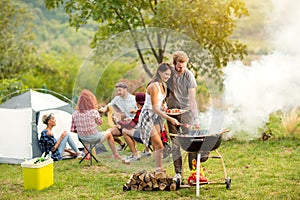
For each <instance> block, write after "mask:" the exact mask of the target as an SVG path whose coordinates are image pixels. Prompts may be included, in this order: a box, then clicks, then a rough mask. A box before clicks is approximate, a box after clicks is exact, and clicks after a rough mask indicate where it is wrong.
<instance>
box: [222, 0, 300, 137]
mask: <svg viewBox="0 0 300 200" xmlns="http://www.w3.org/2000/svg"><path fill="white" fill-rule="evenodd" d="M272 2H273V8H272V12H271V13H269V15H268V17H269V19H270V20H271V23H270V27H267V30H268V31H269V32H270V37H269V38H270V42H271V43H272V45H273V46H274V47H275V50H274V52H272V53H270V54H268V55H266V56H262V57H261V58H260V59H259V60H257V61H254V62H252V63H251V64H250V66H245V65H243V64H242V62H240V61H236V62H232V63H229V64H228V66H226V67H225V68H224V70H223V72H224V78H225V79H224V85H225V95H224V97H225V104H226V108H227V111H226V115H225V126H226V127H228V128H231V130H232V131H231V134H235V133H238V132H241V131H246V132H247V133H250V134H251V136H253V137H255V136H258V134H259V133H258V128H259V127H263V125H264V124H265V123H266V122H267V121H268V118H269V115H270V114H271V113H273V112H276V111H278V110H286V109H290V108H292V107H296V106H299V104H300V39H299V35H300V23H299V21H298V20H299V19H300V12H299V10H300V1H298V0H289V1H282V0H273V1H272Z"/></svg>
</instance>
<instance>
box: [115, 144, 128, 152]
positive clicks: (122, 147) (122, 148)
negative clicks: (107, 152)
mask: <svg viewBox="0 0 300 200" xmlns="http://www.w3.org/2000/svg"><path fill="white" fill-rule="evenodd" d="M126 147H127V146H126V144H125V143H124V144H121V145H120V146H119V147H118V149H117V150H118V151H123V150H125V148H126Z"/></svg>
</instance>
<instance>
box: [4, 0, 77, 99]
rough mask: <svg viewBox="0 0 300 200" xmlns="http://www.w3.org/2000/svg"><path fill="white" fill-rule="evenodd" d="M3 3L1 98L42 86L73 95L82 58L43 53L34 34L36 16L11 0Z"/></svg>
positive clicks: (69, 95)
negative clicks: (38, 48) (39, 51)
mask: <svg viewBox="0 0 300 200" xmlns="http://www.w3.org/2000/svg"><path fill="white" fill-rule="evenodd" d="M0 6H1V8H0V9H1V18H3V19H4V20H1V22H0V27H1V36H2V37H0V61H1V66H0V72H1V77H0V82H1V87H0V89H1V90H0V101H2V98H3V97H6V96H7V95H9V94H11V93H13V92H15V91H17V90H23V89H28V88H41V87H42V86H44V87H47V88H48V89H50V90H53V91H55V92H58V93H61V94H63V95H65V96H67V97H69V98H71V97H72V88H73V84H74V79H75V77H76V73H77V70H78V66H79V64H80V60H79V59H78V57H76V56H74V55H72V54H66V53H62V52H59V53H60V54H55V55H54V54H51V53H48V54H44V55H43V54H41V55H39V54H38V53H37V51H36V47H35V46H34V44H33V43H34V42H33V41H34V35H33V34H32V33H31V31H32V30H33V28H34V26H33V24H32V22H31V21H32V18H33V16H32V15H30V14H29V12H27V10H26V9H25V8H21V7H20V6H18V5H13V4H12V3H11V2H10V1H8V0H5V1H1V3H0ZM3 100H5V99H3Z"/></svg>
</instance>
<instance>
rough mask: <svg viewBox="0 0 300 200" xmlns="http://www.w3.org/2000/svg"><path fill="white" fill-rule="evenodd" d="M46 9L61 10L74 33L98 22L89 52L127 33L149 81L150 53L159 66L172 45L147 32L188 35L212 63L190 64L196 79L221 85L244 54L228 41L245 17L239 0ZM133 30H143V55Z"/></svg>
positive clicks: (70, 4) (147, 0)
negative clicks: (231, 64)
mask: <svg viewBox="0 0 300 200" xmlns="http://www.w3.org/2000/svg"><path fill="white" fill-rule="evenodd" d="M45 5H46V7H47V8H48V9H53V8H57V7H59V6H61V5H62V6H64V9H65V12H66V13H67V14H68V15H69V24H70V25H71V26H73V27H75V28H76V29H78V28H80V27H82V26H83V25H85V24H87V23H89V21H90V20H94V21H96V22H97V23H99V29H98V31H97V32H96V34H95V36H94V40H93V42H92V47H96V46H97V45H98V44H99V43H100V42H101V41H103V40H105V39H108V38H109V37H111V36H112V35H115V34H118V33H121V32H126V31H129V33H130V35H131V39H132V40H133V41H134V46H135V48H136V51H137V53H138V55H139V60H140V62H141V63H142V65H143V67H144V70H145V72H146V73H147V74H148V75H149V76H152V71H151V69H150V68H149V66H148V65H147V57H148V56H149V55H150V54H151V56H152V58H154V59H155V60H156V62H157V63H160V62H162V61H163V60H164V57H165V53H166V52H165V47H166V45H167V43H168V42H170V41H169V40H168V33H166V32H164V33H161V32H155V34H156V36H155V37H154V36H153V35H152V36H151V34H152V33H151V32H149V27H159V28H164V29H167V30H173V31H178V32H180V33H183V34H186V35H188V36H189V37H191V38H192V39H193V40H195V41H196V42H197V43H199V44H200V45H201V46H202V47H203V48H204V49H205V50H208V54H209V56H210V57H211V62H206V65H201V67H199V66H197V65H193V62H191V63H192V65H191V66H190V67H191V68H193V69H194V70H195V71H196V72H197V73H196V74H198V72H200V73H201V74H202V75H204V74H208V75H209V76H210V77H213V78H215V79H216V80H218V81H219V82H220V80H221V77H220V74H221V68H222V67H223V66H225V65H226V64H227V63H228V61H229V60H231V59H236V58H240V59H243V57H244V56H245V55H246V54H247V49H246V45H244V44H241V43H240V42H239V41H237V40H231V39H230V36H231V35H232V33H233V30H234V28H235V25H236V20H237V19H238V18H240V17H242V16H243V15H248V11H247V9H246V7H245V4H244V1H242V0H229V1H221V0H210V1H208V0H191V1H187V0H164V1H162V0H161V1H159V0H131V1H128V0H119V1H115V0H97V1H96V0H87V1H81V0H45ZM136 29H141V30H143V32H144V35H145V36H146V38H147V40H148V43H149V46H151V49H150V50H149V51H142V50H141V48H140V43H139V39H138V37H136V35H135V32H134V31H135V30H136ZM163 34H166V35H165V36H163ZM153 38H155V39H154V40H153ZM154 43H156V44H154ZM191 61H193V60H191Z"/></svg>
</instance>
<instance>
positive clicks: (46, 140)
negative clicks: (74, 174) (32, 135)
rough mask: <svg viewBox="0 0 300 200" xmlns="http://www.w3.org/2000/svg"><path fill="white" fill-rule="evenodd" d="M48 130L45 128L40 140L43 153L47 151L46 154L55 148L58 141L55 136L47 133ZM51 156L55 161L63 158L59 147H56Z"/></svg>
mask: <svg viewBox="0 0 300 200" xmlns="http://www.w3.org/2000/svg"><path fill="white" fill-rule="evenodd" d="M47 132H48V130H43V131H42V133H41V137H40V140H39V144H40V147H41V150H42V152H43V153H44V152H45V154H46V155H47V154H49V152H50V151H51V150H52V149H53V147H54V145H55V144H56V142H57V140H56V139H55V138H54V136H53V135H52V136H50V135H47ZM51 158H52V159H53V160H54V161H57V160H61V159H62V157H61V155H60V153H59V151H58V149H56V151H54V152H52V155H51Z"/></svg>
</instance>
